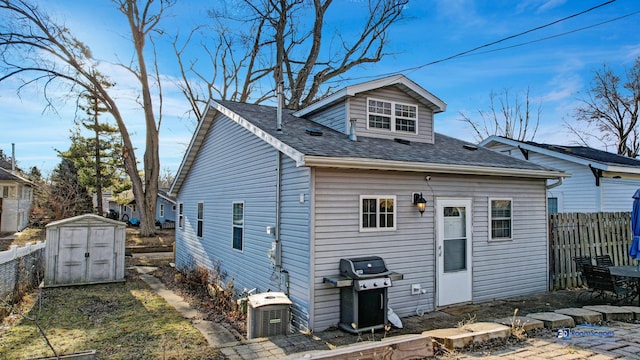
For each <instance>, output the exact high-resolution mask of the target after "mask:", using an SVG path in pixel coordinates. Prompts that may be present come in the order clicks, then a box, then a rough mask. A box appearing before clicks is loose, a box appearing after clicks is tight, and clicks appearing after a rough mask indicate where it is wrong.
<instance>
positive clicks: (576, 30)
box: [462, 10, 640, 57]
mask: <svg viewBox="0 0 640 360" xmlns="http://www.w3.org/2000/svg"><path fill="white" fill-rule="evenodd" d="M637 14H640V10H638V11H635V12H632V13H630V14H626V15H622V16H618V17H617V18H613V19H610V20H607V21H603V22H599V23H597V24H593V25H589V26H585V27H581V28H578V29H574V30H571V31H567V32H563V33H560V34H555V35H551V36H547V37H543V38H540V39H536V40H531V41H527V42H523V43H520V44H515V45H511V46H505V47H501V48H498V49H493V50H486V51H481V52H477V53H475V54H467V55H462V57H465V56H474V55H481V54H488V53H492V52H496V51H501V50H507V49H513V48H516V47H520V46H524V45H529V44H533V43H537V42H541V41H545V40H550V39H554V38H557V37H561V36H565V35H569V34H573V33H576V32H578V31H582V30H588V29H591V28H594V27H597V26H600V25H604V24H608V23H610V22H614V21H618V20H621V19H624V18H627V17H630V16H633V15H637Z"/></svg>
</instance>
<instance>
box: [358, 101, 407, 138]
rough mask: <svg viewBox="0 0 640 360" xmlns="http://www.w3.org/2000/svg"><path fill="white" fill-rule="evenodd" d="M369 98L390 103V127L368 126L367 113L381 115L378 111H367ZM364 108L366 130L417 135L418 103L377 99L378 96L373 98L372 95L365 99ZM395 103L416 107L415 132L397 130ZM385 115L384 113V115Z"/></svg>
mask: <svg viewBox="0 0 640 360" xmlns="http://www.w3.org/2000/svg"><path fill="white" fill-rule="evenodd" d="M369 100H373V101H381V102H386V103H390V104H391V115H390V118H391V124H390V127H391V129H389V130H386V129H380V128H373V127H369V115H381V114H378V113H370V112H369ZM366 101H367V102H366V104H365V105H366V110H367V117H366V123H367V130H371V131H380V132H383V133H389V132H391V133H397V134H413V135H417V134H418V119H419V118H420V116H419V107H418V104H408V103H403V102H398V101H392V100H384V99H379V98H374V97H368V98H367V99H366ZM396 105H406V106H414V107H415V108H416V118H415V121H416V131H415V132H409V131H398V130H396ZM385 116H386V115H385Z"/></svg>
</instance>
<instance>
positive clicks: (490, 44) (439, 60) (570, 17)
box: [328, 0, 638, 83]
mask: <svg viewBox="0 0 640 360" xmlns="http://www.w3.org/2000/svg"><path fill="white" fill-rule="evenodd" d="M616 1H617V0H609V1H606V2H603V3H601V4H599V5H596V6H593V7H591V8H588V9H586V10H583V11H580V12H577V13H575V14H571V15H569V16H566V17H563V18H561V19H558V20H554V21H552V22H550V23H547V24H544V25H540V26H537V27H535V28H532V29H529V30H525V31H522V32H520V33H517V34H514V35H509V36H507V37H504V38H502V39H499V40H496V41H492V42H490V43H486V44H483V45H480V46H476V47H474V48H472V49H470V50H465V51H463V52H460V53H457V54H455V55H451V56H447V57H445V58H442V59H438V60H434V61H431V62H428V63H425V64H422V65H418V66H414V67H410V68H405V69H402V70H398V71H393V72H389V73H384V74H377V75H367V76H360V77H354V78H343V79H339V80H334V81H328V83H332V82H342V81H346V80H359V79H368V78H377V77H383V76H391V75H397V74H402V73H406V72H413V71H416V70H420V69H422V68H424V67H427V66H431V65H434V64H438V63H441V62H445V61H449V60H453V59H455V58H458V57H463V56H471V55H476V54H470V53H472V52H474V51H477V50H479V49H483V48H486V47H489V46H493V45H495V44H499V43H501V42H504V41H507V40H511V39H514V38H517V37H520V36H523V35H526V34H529V33H532V32H534V31H537V30H540V29H544V28H547V27H549V26H552V25H555V24H558V23H560V22H563V21H566V20H569V19H572V18H575V17H577V16H580V15H583V14H586V13H588V12H591V11H593V10H596V9H599V8H601V7H603V6H606V5H609V4H611V3H614V2H616ZM637 13H638V12H635V13H631V14H627V15H624V16H621V17H618V18H615V19H612V20H609V21H605V22H602V23H599V24H595V25H591V26H588V27H584V28H581V29H576V30H574V31H569V32H566V33H562V34H558V35H555V36H550V37H547V38H543V39H538V40H534V41H530V42H527V43H522V44H517V45H514V46H511V47H517V46H523V45H526V44H528V43H532V42H538V41H543V40H547V39H551V38H554V37H559V36H562V35H567V34H570V33H572V32H577V31H581V30H585V29H588V28H590V27H595V26H598V25H602V24H606V23H608V22H612V21H616V20H620V19H622V18H625V17H628V16H631V15H635V14H637ZM509 48H510V47H505V48H501V49H497V50H490V51H485V52H482V53H488V52H492V51H498V50H504V49H509Z"/></svg>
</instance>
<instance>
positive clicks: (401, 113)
mask: <svg viewBox="0 0 640 360" xmlns="http://www.w3.org/2000/svg"><path fill="white" fill-rule="evenodd" d="M417 122H418V106H417V105H411V104H401V103H396V102H393V101H384V100H377V99H367V127H368V128H369V129H380V130H389V131H392V132H405V133H413V134H415V133H417V126H418V125H417Z"/></svg>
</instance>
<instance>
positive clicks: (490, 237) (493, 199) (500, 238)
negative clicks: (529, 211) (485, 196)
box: [488, 198, 513, 241]
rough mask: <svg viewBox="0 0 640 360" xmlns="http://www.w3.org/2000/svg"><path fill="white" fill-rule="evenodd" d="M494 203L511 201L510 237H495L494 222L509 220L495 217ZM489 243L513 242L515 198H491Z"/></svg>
mask: <svg viewBox="0 0 640 360" xmlns="http://www.w3.org/2000/svg"><path fill="white" fill-rule="evenodd" d="M494 201H509V205H510V206H509V210H510V211H509V212H510V216H509V218H508V220H509V233H510V235H511V236H509V237H498V238H494V237H493V220H507V218H506V217H496V218H495V219H494V217H493V211H492V208H493V202H494ZM488 235H489V241H510V240H513V198H489V234H488Z"/></svg>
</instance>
